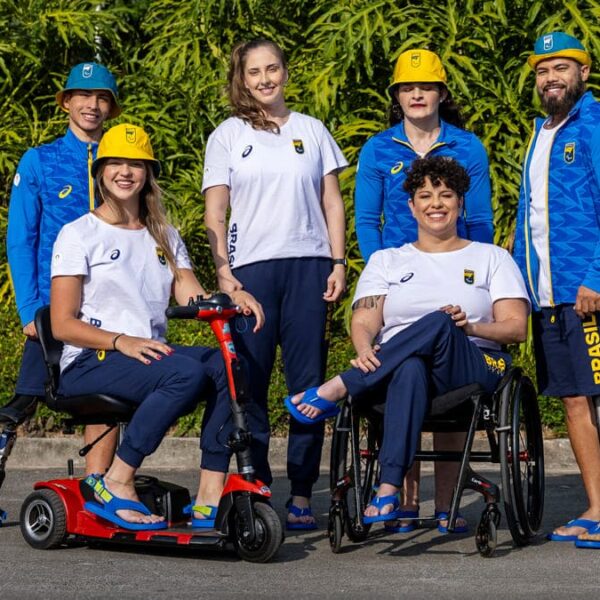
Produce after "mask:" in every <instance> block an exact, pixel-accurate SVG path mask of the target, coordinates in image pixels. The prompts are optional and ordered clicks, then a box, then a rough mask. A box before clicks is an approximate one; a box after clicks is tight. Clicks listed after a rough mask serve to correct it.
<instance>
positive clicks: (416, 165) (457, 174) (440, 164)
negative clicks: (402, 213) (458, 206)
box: [404, 156, 471, 199]
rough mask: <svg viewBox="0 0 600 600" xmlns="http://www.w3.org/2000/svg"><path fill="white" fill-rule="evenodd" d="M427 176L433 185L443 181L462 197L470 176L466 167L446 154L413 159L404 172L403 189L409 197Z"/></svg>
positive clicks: (467, 186)
mask: <svg viewBox="0 0 600 600" xmlns="http://www.w3.org/2000/svg"><path fill="white" fill-rule="evenodd" d="M426 178H429V180H430V181H431V183H432V184H433V186H434V187H437V186H438V185H440V184H441V183H444V184H445V185H446V187H448V188H450V189H451V190H453V191H454V192H456V193H457V194H458V196H459V197H460V198H463V197H464V195H465V193H466V192H467V190H468V189H469V186H470V185H471V178H470V177H469V174H468V173H467V171H466V169H465V168H464V167H463V166H462V165H461V164H460V163H458V162H457V161H455V160H454V159H453V158H450V157H448V156H430V157H426V158H418V159H417V160H415V161H414V162H413V163H412V165H411V166H410V168H409V169H408V171H407V173H406V180H405V181H404V189H405V191H407V192H408V193H409V194H410V197H411V199H412V198H414V197H415V194H416V192H417V190H418V189H419V188H421V187H423V185H424V184H425V179H426Z"/></svg>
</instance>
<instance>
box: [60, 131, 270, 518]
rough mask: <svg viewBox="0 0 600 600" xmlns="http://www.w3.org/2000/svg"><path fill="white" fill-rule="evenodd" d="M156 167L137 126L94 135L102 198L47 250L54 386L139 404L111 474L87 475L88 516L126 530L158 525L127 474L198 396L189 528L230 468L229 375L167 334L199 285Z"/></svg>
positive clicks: (218, 360)
mask: <svg viewBox="0 0 600 600" xmlns="http://www.w3.org/2000/svg"><path fill="white" fill-rule="evenodd" d="M159 171H160V164H159V162H158V161H157V160H155V158H154V155H153V152H152V147H151V145H150V141H149V139H148V136H147V135H146V133H145V132H144V130H143V129H141V128H139V127H136V126H134V125H128V124H122V125H117V126H116V127H113V128H112V129H110V130H109V131H108V132H107V133H106V134H105V135H104V137H103V138H102V141H101V143H100V146H99V148H98V158H97V159H96V161H94V163H93V165H92V174H93V175H94V177H95V180H96V197H97V198H99V206H98V208H96V210H94V211H93V212H90V213H88V214H87V215H85V216H83V217H81V218H80V219H78V220H76V221H74V222H73V223H70V224H69V225H66V226H65V227H64V228H63V229H62V230H61V232H60V234H59V236H58V238H57V240H56V243H55V246H54V250H53V258H52V288H51V303H50V306H51V320H52V331H53V333H54V336H55V337H56V338H57V339H60V340H62V341H63V342H64V344H65V345H64V349H63V353H62V357H61V381H60V388H61V389H60V391H61V393H63V394H65V395H79V394H88V393H105V394H110V395H114V396H117V397H120V398H122V399H123V400H127V401H130V402H132V403H134V404H137V405H139V406H138V408H137V410H136V411H135V414H134V416H133V418H132V420H131V422H130V423H129V426H128V427H127V430H126V433H125V436H124V439H123V441H122V442H121V445H120V447H119V449H118V450H117V454H116V456H115V458H114V460H113V463H112V465H111V466H110V468H109V470H108V472H107V473H106V475H105V476H104V477H101V476H100V475H98V476H96V477H94V478H92V480H91V481H90V484H91V485H92V487H93V488H94V490H95V491H96V499H97V502H96V503H91V504H92V505H93V507H94V508H93V510H92V512H94V513H96V514H98V515H100V516H101V517H103V518H104V519H107V520H108V521H111V522H113V523H115V524H118V525H120V526H122V527H124V528H127V529H161V528H164V527H166V526H167V525H166V523H164V522H163V518H162V517H159V516H157V515H153V514H151V513H150V511H149V510H148V509H147V508H146V507H145V506H144V505H143V504H142V503H141V502H140V501H139V498H138V497H137V495H136V492H135V488H134V475H135V472H136V469H137V468H138V467H139V466H140V464H141V463H142V461H143V459H144V458H145V457H146V456H148V455H149V454H151V453H152V452H154V450H155V449H156V448H157V446H158V445H159V443H160V441H161V440H162V438H163V436H164V435H165V433H166V431H167V429H168V428H169V427H170V426H171V425H172V424H173V423H174V422H175V420H176V419H177V418H178V417H180V416H182V415H184V414H186V413H187V412H190V411H192V410H193V409H194V407H195V406H196V405H197V403H198V400H199V399H200V398H206V399H207V402H208V403H207V408H206V411H205V415H204V421H203V425H202V439H201V448H202V462H201V468H202V476H201V480H200V486H199V490H198V495H197V498H196V503H195V506H193V507H192V525H193V526H195V527H210V526H212V525H213V524H214V513H215V512H216V509H215V506H216V505H217V504H218V500H219V497H220V494H221V490H222V488H223V484H224V478H225V473H226V472H227V470H228V464H229V454H230V452H229V450H228V449H227V448H226V447H225V446H224V445H223V444H222V443H220V441H219V440H218V439H217V436H218V433H219V431H220V428H221V427H222V426H223V425H224V424H225V423H226V422H227V420H228V418H229V414H230V408H229V401H228V393H227V383H226V381H227V380H226V374H225V367H224V364H223V360H222V357H221V355H220V353H219V352H218V350H215V349H211V348H204V347H184V346H176V347H175V346H170V345H167V344H166V342H165V337H164V336H165V332H166V317H165V309H166V308H167V306H168V303H169V298H170V296H171V295H173V296H174V297H175V299H176V301H177V302H178V303H179V304H187V302H188V299H189V298H190V297H196V296H197V295H198V294H201V295H203V296H206V295H207V293H206V291H205V290H204V288H203V287H202V286H201V285H200V283H199V282H198V280H197V279H196V277H195V275H194V273H193V271H192V265H191V263H190V260H189V258H188V255H187V251H186V249H185V246H184V244H183V241H182V240H181V237H180V236H179V234H178V233H177V231H176V230H175V229H174V228H173V227H172V226H170V225H169V224H168V223H167V220H166V215H165V210H164V207H163V205H162V203H161V200H160V188H159V187H158V185H157V183H156V177H157V176H158V174H159ZM231 296H232V299H233V301H234V302H235V303H237V304H239V305H240V306H241V307H242V309H243V312H244V313H245V314H250V313H254V314H255V315H256V317H257V325H256V328H257V329H258V328H260V327H261V325H262V323H263V320H264V316H263V313H262V308H261V306H260V305H259V304H258V303H257V302H256V301H255V300H254V298H252V296H250V295H249V294H247V293H246V292H243V291H240V292H234V293H233V294H231ZM96 505H97V506H96Z"/></svg>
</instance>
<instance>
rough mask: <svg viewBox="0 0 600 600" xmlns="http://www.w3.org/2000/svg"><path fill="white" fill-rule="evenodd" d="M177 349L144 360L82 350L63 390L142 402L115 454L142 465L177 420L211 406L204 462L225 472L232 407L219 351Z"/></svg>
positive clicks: (62, 384) (63, 377) (68, 371)
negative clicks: (203, 403)
mask: <svg viewBox="0 0 600 600" xmlns="http://www.w3.org/2000/svg"><path fill="white" fill-rule="evenodd" d="M171 347H172V348H173V349H174V350H175V352H174V353H173V354H172V355H170V356H163V357H162V359H161V360H152V362H151V363H150V364H149V365H145V364H143V363H142V362H140V361H138V360H137V359H135V358H130V357H128V356H125V355H124V354H121V353H120V352H105V353H104V352H103V351H100V352H96V351H95V350H84V351H83V352H82V353H81V354H80V355H79V356H78V357H77V358H76V359H75V360H74V361H73V363H72V364H70V365H69V366H68V367H67V368H66V369H65V370H64V372H63V373H62V374H61V377H60V389H59V391H60V393H61V394H64V395H69V396H74V395H80V394H92V393H93V394H108V395H113V396H116V397H118V398H121V399H123V400H128V401H129V402H133V403H135V404H138V405H139V406H138V408H137V410H136V411H135V414H134V415H133V418H132V419H131V422H130V423H129V425H128V426H127V429H126V431H125V436H124V439H123V441H122V443H121V445H120V446H119V449H118V450H117V455H118V456H119V458H121V459H122V460H123V461H125V462H126V463H127V464H128V465H130V466H132V467H136V468H137V467H139V466H140V464H141V463H142V461H143V460H144V458H145V457H146V456H148V455H150V454H152V452H154V451H155V450H156V448H157V447H158V445H159V444H160V442H161V440H162V439H163V437H164V435H165V433H166V432H167V430H168V429H169V427H171V425H173V423H175V421H176V420H177V419H178V418H179V417H181V416H183V415H185V414H187V413H189V412H191V411H192V410H194V408H195V407H196V405H197V404H198V402H199V401H200V400H206V401H207V406H206V410H205V412H204V420H203V423H202V436H201V438H200V448H201V449H202V462H201V467H202V468H204V469H210V470H212V471H220V472H222V473H226V472H227V470H228V467H229V458H230V455H231V452H230V450H229V448H228V447H227V435H228V431H229V430H228V425H230V415H231V409H230V404H229V391H228V388H227V375H226V372H225V364H224V362H223V357H222V356H221V353H220V352H219V351H218V350H216V349H214V348H204V347H201V346H197V347H190V346H175V345H172V346H171Z"/></svg>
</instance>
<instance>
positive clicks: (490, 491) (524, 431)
mask: <svg viewBox="0 0 600 600" xmlns="http://www.w3.org/2000/svg"><path fill="white" fill-rule="evenodd" d="M365 396H366V395H365ZM383 413H384V404H383V403H382V402H381V400H380V399H379V400H378V399H373V398H368V397H360V398H356V399H354V398H352V397H348V398H347V399H346V400H345V401H344V404H343V406H342V409H341V411H340V413H339V414H338V416H337V419H336V422H335V429H334V434H333V440H332V448H331V470H330V473H331V482H330V483H331V506H330V509H329V520H328V534H329V541H330V545H331V549H332V551H333V552H334V553H337V552H339V551H340V549H341V544H342V539H343V537H344V534H346V535H347V536H348V538H349V539H350V540H351V541H352V542H355V543H358V542H363V541H364V540H366V539H367V536H368V533H369V529H370V525H366V524H365V523H364V522H363V513H364V510H365V507H366V506H367V504H368V503H369V501H370V500H371V498H372V496H373V493H374V492H373V488H374V486H375V485H377V482H378V481H379V465H378V461H377V457H378V450H379V446H380V443H381V440H382V437H383ZM423 431H430V432H438V431H442V432H465V433H466V438H465V443H464V448H463V450H462V452H460V451H435V450H433V451H429V450H427V451H423V450H420V451H418V452H417V454H416V456H415V460H418V461H454V462H459V463H460V469H459V473H458V477H457V481H456V484H455V487H454V491H453V495H452V502H451V506H450V511H449V514H448V531H449V532H452V531H453V530H454V527H455V523H456V519H457V516H458V510H459V506H460V501H461V498H462V495H463V492H464V490H465V489H471V490H474V491H476V492H479V493H480V494H482V496H483V499H484V502H485V507H484V509H483V511H482V513H481V518H480V520H479V524H478V526H477V530H476V535H475V543H476V546H477V550H478V551H479V553H480V554H481V556H484V557H491V556H492V555H493V554H494V552H495V550H496V546H497V529H498V526H499V525H500V520H501V514H500V509H499V504H500V498H501V495H500V489H499V487H498V486H497V485H496V484H494V483H493V482H491V481H489V480H487V479H486V478H485V477H483V476H481V475H479V474H477V473H476V472H475V471H474V470H473V469H472V468H471V462H491V463H499V464H500V472H501V482H502V501H503V504H504V512H505V515H506V520H507V522H508V527H509V530H510V533H511V536H512V539H513V541H514V543H515V545H516V546H526V545H528V544H530V543H531V541H532V540H533V539H534V537H535V536H536V534H537V532H538V530H539V527H540V524H541V520H542V513H543V509H544V446H543V437H542V426H541V419H540V413H539V408H538V404H537V393H536V390H535V387H534V385H533V383H532V382H531V380H530V379H529V378H528V377H527V376H525V375H524V374H523V371H522V370H521V369H520V368H519V367H510V368H509V369H508V370H507V372H506V373H505V375H504V376H503V378H502V380H501V381H500V383H499V384H498V387H497V388H496V390H495V391H494V392H493V393H487V392H485V391H484V390H483V388H482V387H481V386H480V384H478V383H473V384H470V385H468V386H464V387H461V388H459V389H456V390H453V391H450V392H448V393H446V394H444V395H441V396H437V397H435V398H433V399H432V400H431V403H430V409H429V413H428V415H427V417H426V419H425V422H424V425H423ZM477 431H483V432H485V436H486V437H487V441H488V443H489V450H488V451H486V452H482V451H477V452H476V451H473V442H474V439H475V433H476V432H477ZM427 521H431V523H433V522H434V520H433V519H429V520H428V519H421V520H419V524H421V525H425V524H426V523H427Z"/></svg>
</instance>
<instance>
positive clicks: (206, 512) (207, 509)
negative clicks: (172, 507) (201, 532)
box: [183, 503, 218, 529]
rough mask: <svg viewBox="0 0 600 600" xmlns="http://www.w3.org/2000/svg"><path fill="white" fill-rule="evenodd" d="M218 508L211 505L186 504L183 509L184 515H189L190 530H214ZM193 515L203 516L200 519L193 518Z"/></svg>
mask: <svg viewBox="0 0 600 600" xmlns="http://www.w3.org/2000/svg"><path fill="white" fill-rule="evenodd" d="M217 510H218V506H213V505H212V504H193V503H192V504H188V505H187V506H185V507H184V508H183V514H184V515H191V517H192V519H191V524H192V529H214V528H215V519H216V517H217ZM194 513H200V514H201V515H203V517H202V518H201V519H199V518H197V517H194Z"/></svg>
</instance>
